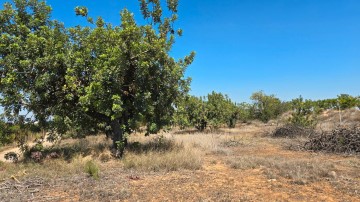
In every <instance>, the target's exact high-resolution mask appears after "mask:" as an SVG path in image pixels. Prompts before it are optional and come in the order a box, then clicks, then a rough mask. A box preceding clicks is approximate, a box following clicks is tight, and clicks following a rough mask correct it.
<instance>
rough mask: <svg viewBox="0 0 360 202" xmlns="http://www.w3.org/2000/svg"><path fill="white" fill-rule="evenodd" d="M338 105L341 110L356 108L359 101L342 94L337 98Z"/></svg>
mask: <svg viewBox="0 0 360 202" xmlns="http://www.w3.org/2000/svg"><path fill="white" fill-rule="evenodd" d="M337 104H338V107H339V108H340V109H341V110H344V109H349V108H353V107H356V106H357V104H358V99H357V98H356V97H353V96H351V95H348V94H340V95H338V96H337Z"/></svg>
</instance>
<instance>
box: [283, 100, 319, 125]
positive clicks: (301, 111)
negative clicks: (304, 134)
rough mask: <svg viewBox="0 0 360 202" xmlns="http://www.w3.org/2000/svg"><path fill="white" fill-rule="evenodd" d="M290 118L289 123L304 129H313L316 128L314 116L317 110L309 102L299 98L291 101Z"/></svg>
mask: <svg viewBox="0 0 360 202" xmlns="http://www.w3.org/2000/svg"><path fill="white" fill-rule="evenodd" d="M292 109H293V112H292V116H291V117H290V118H289V122H290V123H292V124H294V125H296V126H300V127H304V128H314V127H315V126H316V123H317V121H316V116H317V113H318V112H319V110H318V109H317V107H316V106H314V105H313V102H312V101H311V100H304V99H303V98H302V97H301V96H300V97H299V98H297V99H294V100H292Z"/></svg>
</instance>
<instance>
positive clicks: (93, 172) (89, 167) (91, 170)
mask: <svg viewBox="0 0 360 202" xmlns="http://www.w3.org/2000/svg"><path fill="white" fill-rule="evenodd" d="M85 172H86V173H87V174H89V175H90V177H92V178H94V179H95V180H98V179H99V167H98V166H97V165H96V163H95V162H94V161H92V160H89V161H87V162H86V163H85Z"/></svg>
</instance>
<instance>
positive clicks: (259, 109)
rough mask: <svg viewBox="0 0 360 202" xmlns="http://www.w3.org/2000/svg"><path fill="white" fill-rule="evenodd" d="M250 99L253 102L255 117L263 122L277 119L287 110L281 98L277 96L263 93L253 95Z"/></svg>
mask: <svg viewBox="0 0 360 202" xmlns="http://www.w3.org/2000/svg"><path fill="white" fill-rule="evenodd" d="M250 99H251V100H253V107H252V115H253V117H254V118H255V119H259V120H261V121H263V122H268V121H269V120H270V119H274V118H277V117H278V116H279V115H280V114H282V113H283V112H284V111H285V110H286V109H284V107H283V104H282V102H281V101H280V99H279V98H276V97H275V95H266V94H265V93H264V92H262V91H259V92H255V93H253V94H252V95H251V97H250Z"/></svg>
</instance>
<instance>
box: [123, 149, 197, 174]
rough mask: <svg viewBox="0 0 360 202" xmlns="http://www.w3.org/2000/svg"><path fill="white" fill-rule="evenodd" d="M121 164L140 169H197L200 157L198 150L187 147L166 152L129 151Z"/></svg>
mask: <svg viewBox="0 0 360 202" xmlns="http://www.w3.org/2000/svg"><path fill="white" fill-rule="evenodd" d="M123 164H124V167H125V168H126V169H135V170H141V171H176V170H181V169H188V170H198V169H200V168H201V166H202V158H201V154H200V152H198V151H196V150H194V149H189V148H187V149H176V150H172V151H168V152H155V151H151V152H148V153H143V154H134V153H129V154H126V156H125V158H124V160H123Z"/></svg>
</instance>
